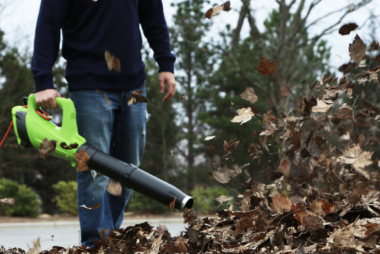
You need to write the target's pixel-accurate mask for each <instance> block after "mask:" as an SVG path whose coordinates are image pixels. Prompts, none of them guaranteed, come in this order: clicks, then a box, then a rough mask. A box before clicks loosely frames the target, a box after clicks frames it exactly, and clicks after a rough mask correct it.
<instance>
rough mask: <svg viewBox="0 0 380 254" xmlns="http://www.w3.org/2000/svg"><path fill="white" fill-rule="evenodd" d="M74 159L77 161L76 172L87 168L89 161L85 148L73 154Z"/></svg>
mask: <svg viewBox="0 0 380 254" xmlns="http://www.w3.org/2000/svg"><path fill="white" fill-rule="evenodd" d="M74 158H75V161H76V162H77V168H76V170H77V172H82V171H86V170H88V164H87V163H88V162H89V161H90V156H89V155H88V154H87V152H86V151H85V150H80V151H79V153H75V154H74Z"/></svg>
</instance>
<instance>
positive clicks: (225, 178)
mask: <svg viewBox="0 0 380 254" xmlns="http://www.w3.org/2000/svg"><path fill="white" fill-rule="evenodd" d="M234 175H235V170H232V169H229V168H227V167H226V166H225V165H221V166H220V167H219V168H218V170H216V171H213V172H212V176H213V177H214V179H215V180H217V181H218V182H220V183H222V184H224V183H228V182H229V181H230V180H231V177H233V176H234Z"/></svg>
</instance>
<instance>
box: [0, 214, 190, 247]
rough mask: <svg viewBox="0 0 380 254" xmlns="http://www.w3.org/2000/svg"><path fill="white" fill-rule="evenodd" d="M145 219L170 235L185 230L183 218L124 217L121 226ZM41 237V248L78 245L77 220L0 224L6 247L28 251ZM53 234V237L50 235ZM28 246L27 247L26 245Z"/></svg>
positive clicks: (0, 233) (1, 239) (1, 238)
mask: <svg viewBox="0 0 380 254" xmlns="http://www.w3.org/2000/svg"><path fill="white" fill-rule="evenodd" d="M145 221H147V222H148V223H149V224H150V225H151V226H153V227H154V228H157V226H159V225H166V227H167V228H168V230H169V232H170V234H171V235H172V236H177V235H179V234H180V232H181V231H184V230H185V224H183V218H167V219H129V220H128V219H127V220H126V219H125V220H124V222H123V224H122V228H125V227H128V226H133V225H135V224H139V223H143V222H145ZM39 236H40V237H41V240H40V243H41V250H50V249H51V248H52V247H53V246H62V247H65V248H66V247H73V246H78V245H80V236H79V222H78V221H56V222H25V223H2V224H0V245H3V246H4V247H5V248H6V249H8V248H14V247H17V248H21V249H23V250H25V251H28V249H29V247H30V248H32V247H33V244H32V241H33V240H35V239H37V238H38V237H39ZM52 236H53V237H52ZM28 246H29V247H28Z"/></svg>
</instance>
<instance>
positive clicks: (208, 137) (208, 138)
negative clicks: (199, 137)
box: [205, 136, 215, 141]
mask: <svg viewBox="0 0 380 254" xmlns="http://www.w3.org/2000/svg"><path fill="white" fill-rule="evenodd" d="M214 138H215V136H207V137H205V140H206V141H209V140H211V139H214Z"/></svg>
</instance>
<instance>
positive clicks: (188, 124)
mask: <svg viewBox="0 0 380 254" xmlns="http://www.w3.org/2000/svg"><path fill="white" fill-rule="evenodd" d="M205 3H208V1H203V0H186V1H183V2H181V3H178V4H177V5H176V6H177V12H176V14H175V15H174V16H173V21H174V25H173V27H172V28H171V29H170V32H171V38H172V48H173V51H174V52H175V53H176V54H177V62H176V81H177V84H178V86H177V87H178V89H177V94H179V95H181V96H185V98H184V99H183V100H179V101H178V104H179V105H180V107H179V110H178V112H179V113H180V114H181V119H180V121H181V124H180V128H181V129H182V130H183V132H184V133H183V134H181V135H179V137H178V146H177V149H176V151H175V152H176V155H179V156H181V157H182V158H183V159H184V161H185V165H184V168H185V169H184V171H185V172H187V178H186V181H187V182H186V184H185V186H186V189H187V190H191V189H193V187H194V185H195V184H196V182H197V179H198V178H199V174H198V173H199V170H201V169H200V168H199V167H198V164H199V163H197V159H198V160H199V156H200V155H201V153H202V152H201V151H200V150H199V144H200V139H202V138H203V137H204V133H205V127H204V126H203V124H201V122H200V121H199V119H198V118H197V112H202V111H204V110H205V104H206V100H205V98H204V96H203V95H202V94H203V89H204V87H205V86H206V84H207V83H208V77H209V75H210V74H211V73H212V72H213V65H214V58H213V56H212V54H213V53H212V50H211V48H210V46H209V45H208V44H207V43H204V40H209V38H206V33H207V31H208V30H209V27H210V25H211V23H210V22H209V21H208V20H206V19H205V17H204V13H203V11H202V10H203V5H204V4H205ZM182 98H183V97H182Z"/></svg>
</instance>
